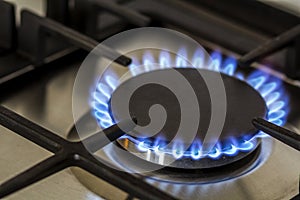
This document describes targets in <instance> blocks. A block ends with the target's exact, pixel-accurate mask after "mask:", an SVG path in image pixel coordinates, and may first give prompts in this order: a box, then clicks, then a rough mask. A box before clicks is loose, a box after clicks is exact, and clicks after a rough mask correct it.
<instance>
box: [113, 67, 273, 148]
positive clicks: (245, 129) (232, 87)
mask: <svg viewBox="0 0 300 200" xmlns="http://www.w3.org/2000/svg"><path fill="white" fill-rule="evenodd" d="M174 70H176V71H177V72H179V73H180V74H181V75H182V76H183V77H184V78H185V79H186V80H187V81H188V82H189V84H190V85H191V87H192V88H193V90H194V92H195V94H196V96H197V101H198V106H199V110H200V121H199V123H198V131H197V133H196V137H195V140H200V141H203V139H204V137H205V136H206V134H207V130H208V127H209V126H211V125H214V121H211V115H212V108H211V105H212V99H211V96H210V94H209V90H208V86H207V84H206V82H205V81H204V79H205V80H209V79H210V82H211V81H214V78H216V77H217V76H218V77H220V75H219V72H214V71H209V70H204V69H201V70H199V69H193V68H175V69H174V68H172V69H162V70H156V71H151V72H147V73H144V74H141V75H138V76H135V77H132V78H130V79H129V80H127V81H125V82H124V83H122V84H121V85H120V86H119V87H118V88H117V89H116V90H115V92H114V93H113V95H112V98H111V99H112V100H111V103H110V112H111V115H112V117H113V119H114V120H115V121H120V120H122V119H124V118H125V117H126V116H125V115H123V114H122V112H120V111H121V110H122V109H124V103H123V102H122V101H123V99H122V97H120V95H121V94H122V93H124V92H126V91H130V90H131V89H132V88H137V89H135V91H134V92H133V93H132V95H131V97H130V101H129V106H128V108H127V109H129V112H130V114H131V115H132V116H135V117H136V118H137V120H138V125H140V126H145V125H147V124H148V123H149V122H150V117H149V114H148V113H149V109H150V107H151V106H153V105H155V104H160V105H161V106H163V107H164V108H165V110H166V113H167V120H166V123H165V124H164V126H163V128H162V129H161V130H160V131H159V132H158V133H157V134H156V135H155V136H151V137H150V138H148V139H149V140H150V141H152V142H155V140H156V138H157V137H159V138H163V139H164V140H165V141H164V142H166V143H169V142H171V141H173V139H174V137H175V134H176V133H177V131H178V128H179V124H180V120H181V110H180V106H181V105H180V104H179V101H178V99H177V98H176V94H174V93H173V92H172V91H171V90H170V89H168V87H166V86H163V85H160V84H158V83H156V82H155V80H164V79H166V77H169V75H171V73H172V71H174ZM199 72H201V73H199ZM203 77H204V78H203ZM221 78H222V79H223V82H224V88H225V92H226V100H227V103H226V105H227V106H226V109H227V111H226V118H225V123H224V127H223V130H222V132H221V135H220V137H219V142H221V144H223V143H227V142H228V141H229V140H232V138H234V139H236V140H237V141H238V140H244V139H249V138H251V137H253V135H254V134H255V133H256V130H255V128H254V127H253V125H252V124H251V121H252V119H253V118H256V117H265V116H266V113H267V108H266V104H265V101H264V99H263V98H262V97H261V96H260V94H259V93H258V92H257V91H256V90H255V89H254V88H252V87H251V86H249V85H248V84H247V83H246V82H243V81H241V80H239V79H237V78H234V77H231V76H228V75H225V74H221ZM151 79H153V83H147V84H141V83H143V81H144V80H151ZM173 81H174V85H176V87H177V88H178V89H179V92H182V93H183V94H185V92H186V90H185V86H184V84H183V83H181V81H179V80H173ZM114 98H116V99H114ZM186 98H187V99H188V98H190V97H189V96H186ZM215 101H217V102H218V101H219V103H221V101H223V100H222V98H220V99H214V102H215ZM214 105H216V106H218V103H217V104H214ZM217 109H218V108H217ZM191 116H193V115H192V114H191ZM146 132H147V131H146ZM146 132H145V133H136V134H137V135H138V134H141V135H143V136H145V135H147V133H146ZM187 134H191V133H184V135H187ZM151 135H152V133H151ZM181 140H182V141H183V143H189V144H187V145H190V144H191V143H190V142H187V140H186V139H185V138H181Z"/></svg>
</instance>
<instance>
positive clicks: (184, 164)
mask: <svg viewBox="0 0 300 200" xmlns="http://www.w3.org/2000/svg"><path fill="white" fill-rule="evenodd" d="M178 55H180V56H177V57H176V58H174V60H172V58H171V55H170V54H168V53H167V52H165V51H162V52H161V53H160V54H159V58H158V60H157V61H156V59H155V58H154V55H153V54H151V53H149V52H146V53H145V54H144V56H143V61H142V64H140V62H138V61H137V59H134V62H133V64H132V65H131V66H130V72H131V74H132V76H133V77H131V78H129V79H128V80H127V81H125V82H123V83H121V82H120V81H118V79H117V78H116V74H115V73H113V72H110V73H109V74H107V75H106V76H105V77H104V78H103V79H101V80H100V81H99V83H98V85H97V89H96V91H95V92H94V93H93V101H92V102H93V103H92V107H93V109H94V110H93V111H94V116H95V117H96V119H97V121H98V123H99V125H100V126H101V127H102V128H106V127H108V126H110V125H112V124H114V123H115V122H117V121H119V120H122V119H123V118H124V116H122V114H121V113H120V112H119V111H120V110H121V109H122V107H121V106H122V105H121V104H118V103H114V102H111V99H113V98H114V96H118V94H119V93H120V94H121V93H122V90H123V91H124V90H126V89H128V88H130V87H133V86H135V84H136V83H138V82H141V81H142V80H143V79H145V78H146V79H151V78H154V77H155V78H156V79H157V78H161V79H164V77H168V74H169V73H170V71H172V70H176V71H177V72H178V73H180V74H182V76H184V77H185V79H187V80H188V82H189V83H190V85H191V86H192V88H193V90H194V91H195V93H196V95H197V99H198V102H199V108H200V110H201V113H200V116H205V114H210V112H211V110H210V105H211V104H210V103H211V102H210V98H208V97H209V93H208V90H207V88H206V84H205V81H203V78H202V77H203V76H206V77H209V76H212V77H214V76H220V73H221V77H222V79H223V81H224V86H225V90H226V96H227V97H226V98H227V109H228V110H227V115H226V120H225V124H224V128H223V131H222V133H221V134H220V138H219V140H218V142H217V143H216V144H215V145H214V146H213V147H212V148H210V149H209V151H208V150H207V149H205V148H203V146H202V142H203V138H204V136H205V135H206V131H207V127H208V126H209V120H208V119H207V118H205V117H202V118H201V121H200V122H199V129H198V131H197V134H196V137H195V139H194V140H193V141H192V142H187V141H186V140H185V138H180V140H173V137H174V135H173V134H174V132H176V128H178V127H177V123H178V122H179V121H178V120H179V116H180V113H179V112H178V108H179V107H178V106H179V105H178V102H177V100H176V98H174V96H173V97H172V94H171V93H170V92H169V91H168V89H167V88H164V87H161V86H159V85H155V84H146V85H143V86H141V87H140V88H138V89H137V90H136V91H135V92H134V93H133V96H132V97H131V101H130V102H131V103H130V105H129V109H130V112H131V114H133V115H135V116H136V117H137V118H138V121H139V124H140V125H145V124H147V123H148V122H149V116H148V115H147V114H148V110H149V108H150V107H151V106H152V105H154V104H160V105H163V107H164V108H165V109H166V112H167V114H168V117H169V116H170V117H169V118H168V119H167V121H166V122H167V123H166V124H165V126H164V127H163V128H162V129H161V131H160V132H159V133H158V134H156V135H155V137H148V138H147V139H142V138H140V137H133V136H132V135H131V136H129V135H126V136H124V137H122V138H121V139H119V140H118V144H119V145H121V146H122V147H123V148H125V149H126V150H128V151H130V152H132V153H134V155H136V156H138V157H139V158H142V159H144V160H147V161H150V162H151V163H154V164H157V165H162V166H166V165H167V166H168V167H174V168H185V169H206V168H215V167H220V166H226V165H228V164H231V163H234V162H237V161H239V160H241V159H243V158H245V157H247V156H248V155H249V154H251V153H252V152H257V151H255V150H256V149H257V148H258V147H259V144H260V140H259V139H260V138H262V137H267V135H266V134H264V133H263V132H258V133H257V132H255V130H254V129H253V126H252V124H251V121H252V119H253V118H255V117H263V118H266V119H268V120H269V121H271V122H272V123H274V124H277V125H283V124H284V123H285V116H286V113H287V110H286V99H284V95H282V94H283V91H282V89H281V87H280V83H279V82H278V81H277V80H272V79H270V78H269V77H268V75H266V74H265V73H263V72H261V71H256V72H254V73H252V74H250V75H248V76H246V75H244V74H242V73H240V72H238V71H237V70H236V62H235V59H233V58H230V57H229V58H226V59H225V60H224V62H223V61H222V56H221V54H219V53H217V52H213V53H212V54H211V58H212V62H211V63H209V65H208V64H207V63H205V62H204V60H205V58H204V57H203V55H204V54H203V53H201V50H196V51H195V53H194V55H193V57H192V58H191V59H189V58H187V57H188V56H186V55H188V53H187V52H186V51H185V50H184V49H180V50H179V53H178ZM182 55H184V56H183V57H184V58H186V59H187V60H189V61H191V62H187V61H185V60H184V59H183V58H182ZM157 63H159V64H157ZM188 63H192V64H191V66H190V67H186V66H189V65H188ZM173 65H174V68H172V70H171V69H170V68H171V66H173ZM193 68H194V69H193ZM199 72H200V74H199ZM181 89H182V91H184V88H181ZM116 102H117V101H116ZM136 134H137V135H138V134H140V135H141V134H142V135H143V136H147V133H146V132H143V133H135V135H136ZM143 138H144V137H143ZM166 144H170V145H166ZM170 160H176V161H175V162H170Z"/></svg>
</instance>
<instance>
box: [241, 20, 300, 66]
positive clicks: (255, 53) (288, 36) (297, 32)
mask: <svg viewBox="0 0 300 200" xmlns="http://www.w3.org/2000/svg"><path fill="white" fill-rule="evenodd" d="M297 37H300V24H299V25H297V26H295V27H293V28H291V29H290V30H288V31H286V32H284V33H282V34H281V35H279V36H277V37H275V38H273V39H271V40H269V41H267V42H266V43H264V44H262V45H261V46H259V47H257V48H256V49H254V50H252V51H250V52H249V53H247V54H245V55H244V56H242V57H241V58H240V59H239V64H240V65H242V66H243V65H250V64H251V63H253V62H255V61H257V60H259V59H261V58H263V57H266V56H268V55H270V54H271V53H274V52H275V51H278V50H280V49H282V48H284V47H285V46H287V45H289V44H290V43H292V42H293V41H294V40H296V38H297Z"/></svg>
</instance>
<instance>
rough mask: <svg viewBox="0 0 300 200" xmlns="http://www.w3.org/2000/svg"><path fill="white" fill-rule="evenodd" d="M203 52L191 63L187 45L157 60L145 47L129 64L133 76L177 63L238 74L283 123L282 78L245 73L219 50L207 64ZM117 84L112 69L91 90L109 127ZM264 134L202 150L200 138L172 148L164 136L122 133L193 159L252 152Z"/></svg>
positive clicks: (141, 144)
mask: <svg viewBox="0 0 300 200" xmlns="http://www.w3.org/2000/svg"><path fill="white" fill-rule="evenodd" d="M204 54H205V53H204V52H203V51H202V50H201V49H197V50H196V51H195V52H194V54H193V57H192V59H191V60H192V61H191V64H190V63H189V62H188V61H189V59H188V53H187V51H186V49H185V48H181V49H179V51H178V55H177V56H176V57H175V58H172V56H171V54H170V53H169V52H167V51H161V52H160V53H159V55H158V60H155V56H154V55H153V54H152V53H151V52H150V51H146V52H145V53H144V55H143V60H142V61H139V60H138V59H136V58H135V57H133V58H132V59H133V62H132V64H131V65H130V66H129V70H130V73H131V75H132V76H137V75H138V74H141V73H145V72H148V71H152V70H156V69H164V68H170V67H174V65H175V67H177V68H180V67H187V66H190V65H192V66H191V67H194V68H205V69H209V70H212V71H218V72H220V73H223V74H227V75H229V76H233V77H236V78H238V79H240V80H243V81H245V82H247V83H248V84H249V85H250V86H251V87H253V88H254V89H255V90H257V91H258V92H259V94H260V95H261V96H262V97H263V98H264V100H265V102H266V105H267V108H268V113H267V117H266V118H267V120H268V121H270V122H272V123H274V124H276V125H279V126H281V125H284V123H285V121H286V116H287V111H288V110H287V105H288V100H287V99H286V98H285V96H286V95H284V92H283V89H282V87H281V82H280V80H278V79H274V78H272V77H270V76H269V75H268V74H266V73H264V72H261V71H255V72H254V73H252V74H250V75H248V76H245V75H244V74H243V73H241V72H239V71H238V70H237V64H236V60H235V59H234V58H232V57H228V58H226V59H224V60H223V58H222V55H221V54H220V53H219V52H213V53H212V54H211V58H212V62H211V63H210V64H209V65H207V64H206V61H205V56H204ZM140 63H142V64H140ZM118 85H119V82H118V79H117V78H116V74H115V73H113V72H110V73H109V74H106V76H105V77H104V79H103V80H101V81H99V83H98V85H97V87H96V90H95V92H93V94H92V99H93V101H92V105H91V106H92V108H93V112H94V116H95V118H96V119H97V121H98V123H99V124H100V126H101V127H102V128H107V127H109V126H111V125H113V124H114V121H113V119H112V117H111V115H110V113H109V105H108V102H109V100H110V97H111V95H112V93H113V91H114V90H115V89H116V88H117V87H118ZM264 137H268V135H267V134H265V133H263V132H261V131H259V132H258V133H257V134H256V135H255V136H254V137H252V138H244V139H243V140H239V141H237V139H235V138H231V139H230V141H229V142H228V143H227V144H221V143H217V144H216V145H215V146H214V147H213V148H212V150H210V152H204V151H202V144H201V141H195V142H193V144H191V146H190V147H189V148H188V149H185V148H184V145H183V144H182V143H181V141H176V142H173V146H172V149H171V150H170V149H167V148H166V144H165V143H164V142H163V141H164V140H163V139H162V138H157V139H156V141H154V142H153V141H150V140H147V139H139V140H138V139H135V138H133V137H131V136H129V135H126V136H123V138H127V139H129V140H131V141H132V142H133V143H135V144H136V147H137V148H138V149H139V150H140V151H141V152H147V151H153V152H155V153H156V154H170V155H173V156H174V158H176V159H178V158H182V157H189V158H192V159H194V160H198V159H201V158H205V157H207V158H211V159H218V158H220V157H221V156H234V155H236V154H237V153H239V152H249V151H251V150H252V149H253V148H255V147H256V145H257V138H264Z"/></svg>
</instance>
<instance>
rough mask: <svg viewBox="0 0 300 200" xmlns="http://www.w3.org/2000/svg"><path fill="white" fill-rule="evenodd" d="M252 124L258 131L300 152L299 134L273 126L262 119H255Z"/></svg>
mask: <svg viewBox="0 0 300 200" xmlns="http://www.w3.org/2000/svg"><path fill="white" fill-rule="evenodd" d="M252 123H253V125H254V126H255V127H256V128H257V129H258V130H261V131H263V132H265V133H267V134H269V135H270V136H272V137H274V138H276V139H278V140H279V141H281V142H283V143H284V144H287V145H289V146H290V147H293V148H294V149H296V150H298V151H300V135H298V134H297V133H294V132H292V131H290V130H287V129H285V128H283V127H280V126H277V125H275V124H272V123H270V122H268V121H267V120H264V119H262V118H257V119H254V120H253V121H252Z"/></svg>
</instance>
